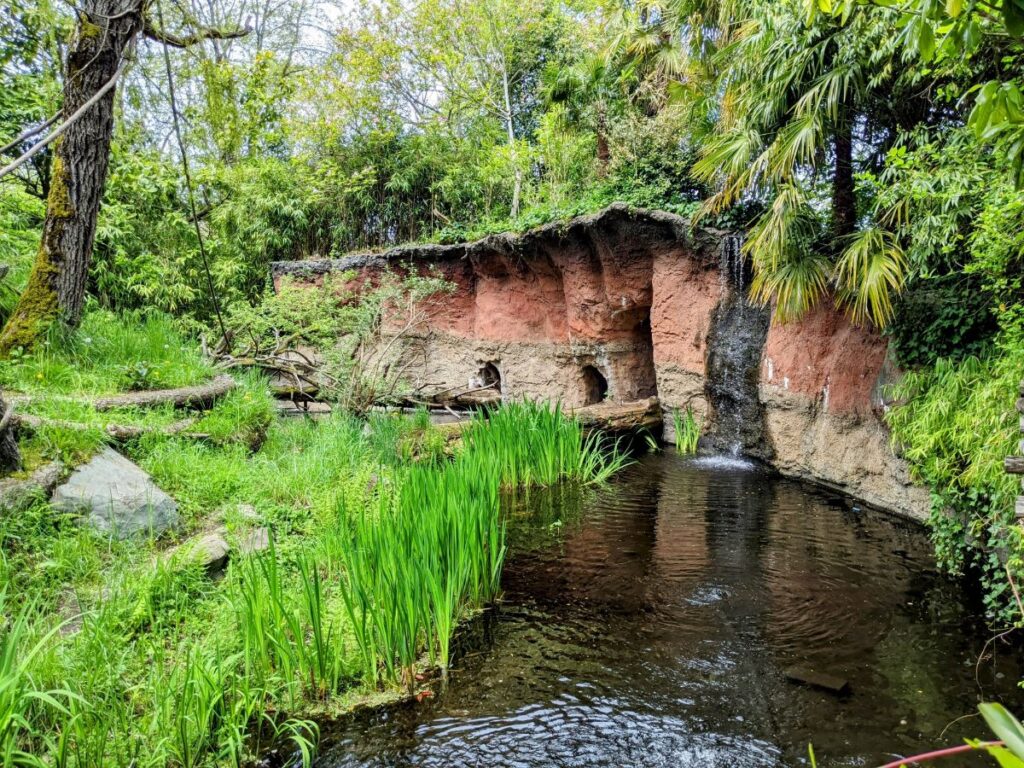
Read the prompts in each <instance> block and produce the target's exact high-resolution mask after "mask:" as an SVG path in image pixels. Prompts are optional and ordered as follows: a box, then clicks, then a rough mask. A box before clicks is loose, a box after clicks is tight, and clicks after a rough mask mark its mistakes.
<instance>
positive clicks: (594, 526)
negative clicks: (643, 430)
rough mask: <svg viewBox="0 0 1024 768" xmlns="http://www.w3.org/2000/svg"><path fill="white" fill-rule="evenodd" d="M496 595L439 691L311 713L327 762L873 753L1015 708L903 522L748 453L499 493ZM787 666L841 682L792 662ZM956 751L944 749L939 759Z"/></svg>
mask: <svg viewBox="0 0 1024 768" xmlns="http://www.w3.org/2000/svg"><path fill="white" fill-rule="evenodd" d="M513 507H514V508H513V510H512V512H511V520H510V531H511V534H512V537H513V543H514V554H513V556H512V558H511V560H510V563H509V567H508V569H507V572H506V576H505V579H504V584H505V590H506V600H505V602H504V604H503V606H502V607H501V609H500V610H499V611H497V612H495V613H494V614H491V615H489V616H488V617H486V618H485V619H484V620H481V621H479V622H476V623H475V624H474V625H473V626H472V627H471V628H470V629H469V631H468V633H467V634H468V635H469V636H468V637H467V638H464V642H463V647H464V648H466V649H468V651H467V653H466V654H465V655H464V657H463V658H462V659H461V661H460V662H459V663H458V665H457V669H455V670H454V671H453V678H452V683H451V684H450V686H449V688H448V689H447V691H445V692H444V693H443V694H442V695H440V696H439V697H438V698H437V699H436V700H433V701H429V702H428V703H424V704H414V705H407V706H401V707H397V708H393V709H390V710H384V711H378V712H369V713H363V714H361V715H359V716H357V717H354V718H351V719H349V720H347V721H345V722H344V723H341V724H339V725H338V726H337V727H335V728H333V729H332V728H330V727H328V728H325V734H326V739H327V746H326V749H325V752H324V754H323V756H322V757H321V758H320V760H319V761H318V764H319V765H321V766H357V765H359V766H364V765H365V766H400V765H401V766H405V765H409V766H413V765H415V766H435V765H436V766H440V765H466V766H477V765H479V766H549V765H557V766H717V765H722V766H725V765H728V766H774V765H794V764H800V763H803V762H805V755H806V748H807V744H808V742H812V741H813V743H814V745H815V750H816V752H817V754H818V755H819V757H820V758H821V764H823V765H865V766H867V765H873V764H878V763H881V762H883V761H884V760H885V759H888V758H890V757H891V755H893V754H908V753H911V752H913V751H915V750H923V749H925V748H927V747H930V746H933V745H938V744H949V743H959V742H961V741H962V738H963V737H964V736H965V735H972V736H973V735H977V734H979V733H981V731H982V728H981V725H980V723H978V722H977V721H967V722H961V723H958V724H955V725H953V726H951V727H949V728H948V729H947V730H946V732H945V733H944V734H943V735H941V736H940V733H941V732H942V731H943V729H944V728H946V727H947V725H948V724H949V723H950V722H951V721H953V720H954V719H955V718H957V717H959V716H961V715H964V714H968V713H970V712H972V711H973V710H974V708H975V705H976V703H977V701H979V700H981V699H983V698H993V697H999V698H1002V699H1004V700H1006V701H1007V702H1008V703H1009V704H1010V705H1011V706H1016V707H1017V709H1018V710H1020V709H1021V707H1020V704H1021V701H1020V698H1019V696H1018V694H1017V693H1016V689H1015V686H1014V682H1015V681H1016V680H1018V679H1019V677H1020V671H1021V670H1020V667H1019V665H1018V662H1017V658H1016V656H1017V654H1016V652H1015V650H1014V649H1011V648H1009V647H1007V646H1005V645H1003V646H997V647H996V653H995V654H994V655H993V656H992V657H991V658H989V659H988V660H986V661H985V662H983V663H982V664H981V665H980V667H979V668H978V670H977V677H976V670H975V663H976V661H977V658H978V654H979V652H980V651H981V650H982V647H983V645H984V643H985V641H986V640H987V639H988V637H989V635H988V633H987V632H986V630H985V627H984V624H983V622H982V621H981V620H980V619H979V618H978V611H977V607H976V606H974V605H973V604H972V603H971V601H969V600H968V599H967V598H966V596H965V595H964V594H963V593H962V591H961V589H960V588H959V587H958V586H957V585H955V584H953V583H950V582H949V581H947V580H945V579H943V578H941V577H939V576H938V575H937V574H936V573H935V572H934V568H933V565H932V561H931V558H930V556H929V549H928V543H927V541H926V540H925V539H924V537H923V536H922V534H921V533H920V531H918V530H917V529H916V528H914V527H912V526H909V525H905V524H902V523H900V522H898V521H894V520H891V519H888V518H886V517H884V516H879V515H872V514H863V513H856V512H853V511H851V508H850V506H849V505H848V504H847V503H845V502H844V501H843V500H842V499H835V498H829V497H827V496H824V495H822V494H820V493H816V492H813V491H810V490H809V489H807V488H806V487H803V486H801V485H799V484H796V483H792V482H789V481H785V480H781V479H779V478H775V477H771V476H768V475H766V474H763V473H761V472H759V471H756V470H753V469H751V468H750V467H744V466H738V465H730V466H718V467H709V466H707V465H706V463H705V464H704V465H701V464H699V463H692V462H687V461H685V460H683V459H681V458H679V457H675V456H671V455H661V456H654V457H648V458H646V459H644V460H643V461H642V462H640V463H639V464H638V465H636V466H634V467H632V468H631V469H630V470H628V471H627V472H626V473H624V474H623V475H622V476H621V477H620V478H619V479H618V480H617V481H616V483H615V484H614V485H612V486H611V487H609V488H607V489H603V490H601V491H599V492H592V493H585V492H580V491H578V490H573V489H558V490H556V491H553V492H551V493H548V494H544V493H541V494H533V495H532V496H531V498H530V499H529V500H528V501H526V502H520V503H518V504H517V505H513ZM794 665H798V666H801V667H804V668H809V669H812V670H814V671H817V672H825V673H828V674H831V675H834V676H837V677H841V678H843V679H846V680H848V681H849V683H850V689H851V690H850V693H848V694H846V695H844V696H836V695H834V694H831V693H828V692H825V691H821V690H817V689H811V688H807V687H803V686H800V685H796V684H794V683H792V682H789V681H787V679H786V675H785V670H786V669H788V668H790V667H792V666H794ZM946 765H949V763H946Z"/></svg>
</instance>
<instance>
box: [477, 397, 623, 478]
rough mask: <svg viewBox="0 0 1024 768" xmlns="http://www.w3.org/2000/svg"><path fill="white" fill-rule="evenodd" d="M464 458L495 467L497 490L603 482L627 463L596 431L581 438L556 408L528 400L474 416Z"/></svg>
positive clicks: (578, 428)
mask: <svg viewBox="0 0 1024 768" xmlns="http://www.w3.org/2000/svg"><path fill="white" fill-rule="evenodd" d="M464 440H465V444H466V453H467V454H470V455H474V454H475V455H477V456H486V457H487V460H488V461H490V462H493V463H494V464H495V465H496V466H497V467H498V468H499V477H500V482H501V485H502V486H503V487H505V488H522V487H527V486H530V485H553V484H555V483H557V482H558V481H560V480H565V479H573V480H577V481H579V482H582V483H600V482H604V481H605V480H607V479H608V478H609V477H611V476H612V475H613V474H615V473H616V472H618V471H619V470H620V469H622V467H623V466H625V465H626V464H627V463H628V458H627V457H626V456H625V454H623V453H622V452H621V451H620V450H619V449H618V446H617V445H612V446H606V445H604V441H603V438H602V437H601V435H600V433H598V432H591V433H589V434H586V435H585V434H584V431H583V427H582V426H581V425H580V423H579V422H578V421H576V420H575V419H571V418H568V417H566V415H565V414H564V413H562V410H561V407H560V406H555V407H554V408H549V407H548V406H547V405H543V404H537V403H533V402H530V401H522V402H514V403H508V404H506V405H504V406H502V407H501V408H500V409H498V410H496V411H493V412H492V413H491V414H490V415H489V417H485V416H477V417H476V418H475V419H474V422H473V424H471V425H470V427H469V428H468V429H467V430H466V432H465V435H464Z"/></svg>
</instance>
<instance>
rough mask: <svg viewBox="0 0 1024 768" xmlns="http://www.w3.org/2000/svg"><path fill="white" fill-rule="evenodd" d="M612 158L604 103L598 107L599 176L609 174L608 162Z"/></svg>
mask: <svg viewBox="0 0 1024 768" xmlns="http://www.w3.org/2000/svg"><path fill="white" fill-rule="evenodd" d="M611 159H612V152H611V148H610V147H609V146H608V118H607V115H606V114H605V108H604V105H603V104H602V105H598V107H597V176H598V178H601V179H603V178H605V177H606V176H607V175H608V163H609V162H610V161H611Z"/></svg>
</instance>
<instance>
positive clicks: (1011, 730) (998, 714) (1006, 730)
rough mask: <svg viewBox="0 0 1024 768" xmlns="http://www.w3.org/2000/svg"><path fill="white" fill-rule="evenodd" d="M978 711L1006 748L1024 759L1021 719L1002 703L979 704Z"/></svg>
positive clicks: (1023, 734) (1023, 737)
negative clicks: (1007, 709)
mask: <svg viewBox="0 0 1024 768" xmlns="http://www.w3.org/2000/svg"><path fill="white" fill-rule="evenodd" d="M978 711H979V712H981V716H982V717H984V718H985V722H986V723H988V727H989V728H991V729H992V733H994V734H995V735H996V736H998V737H999V738H1000V739H1001V740H1002V741H1003V743H1004V744H1005V745H1006V748H1007V749H1009V750H1010V751H1011V752H1013V754H1014V755H1016V756H1017V757H1018V758H1020V759H1022V760H1024V726H1021V724H1020V721H1019V720H1017V718H1016V717H1014V716H1013V715H1011V714H1010V713H1009V712H1007V711H1006V708H1005V707H1004V706H1003V705H1002V704H995V703H992V702H985V703H983V704H979V705H978Z"/></svg>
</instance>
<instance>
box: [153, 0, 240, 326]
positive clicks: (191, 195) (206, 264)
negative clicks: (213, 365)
mask: <svg viewBox="0 0 1024 768" xmlns="http://www.w3.org/2000/svg"><path fill="white" fill-rule="evenodd" d="M156 15H157V19H158V20H159V22H160V28H161V29H163V28H164V12H163V4H162V3H161V2H159V0H158V1H157V3H156ZM161 43H162V45H163V49H164V67H165V68H166V69H167V90H168V93H169V95H170V100H171V118H172V121H173V123H174V136H175V138H176V139H177V141H178V150H179V152H180V153H181V167H182V170H183V171H184V173H185V187H186V188H187V190H188V205H189V209H190V211H191V213H192V226H193V227H195V230H196V239H197V240H198V241H199V254H200V256H202V259H203V272H204V273H205V274H206V287H207V288H208V289H209V292H210V298H211V299H212V300H213V309H214V311H215V312H216V313H217V324H218V325H219V326H220V334H221V338H222V339H223V340H224V343H225V344H226V345H228V346H230V344H231V342H230V340H229V339H228V331H227V328H226V327H225V326H224V317H223V316H222V315H221V311H220V299H218V298H217V291H216V290H215V289H214V287H213V276H212V275H211V274H210V259H209V257H208V256H207V255H206V241H205V240H204V239H203V229H202V227H200V226H199V214H198V213H197V212H196V194H195V189H194V187H193V185H192V172H191V170H190V168H189V164H188V152H186V151H185V141H184V139H182V134H181V118H180V117H179V115H178V100H177V98H176V96H175V93H174V76H173V75H172V74H171V54H170V51H169V50H168V47H167V40H166V39H163V40H161Z"/></svg>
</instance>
